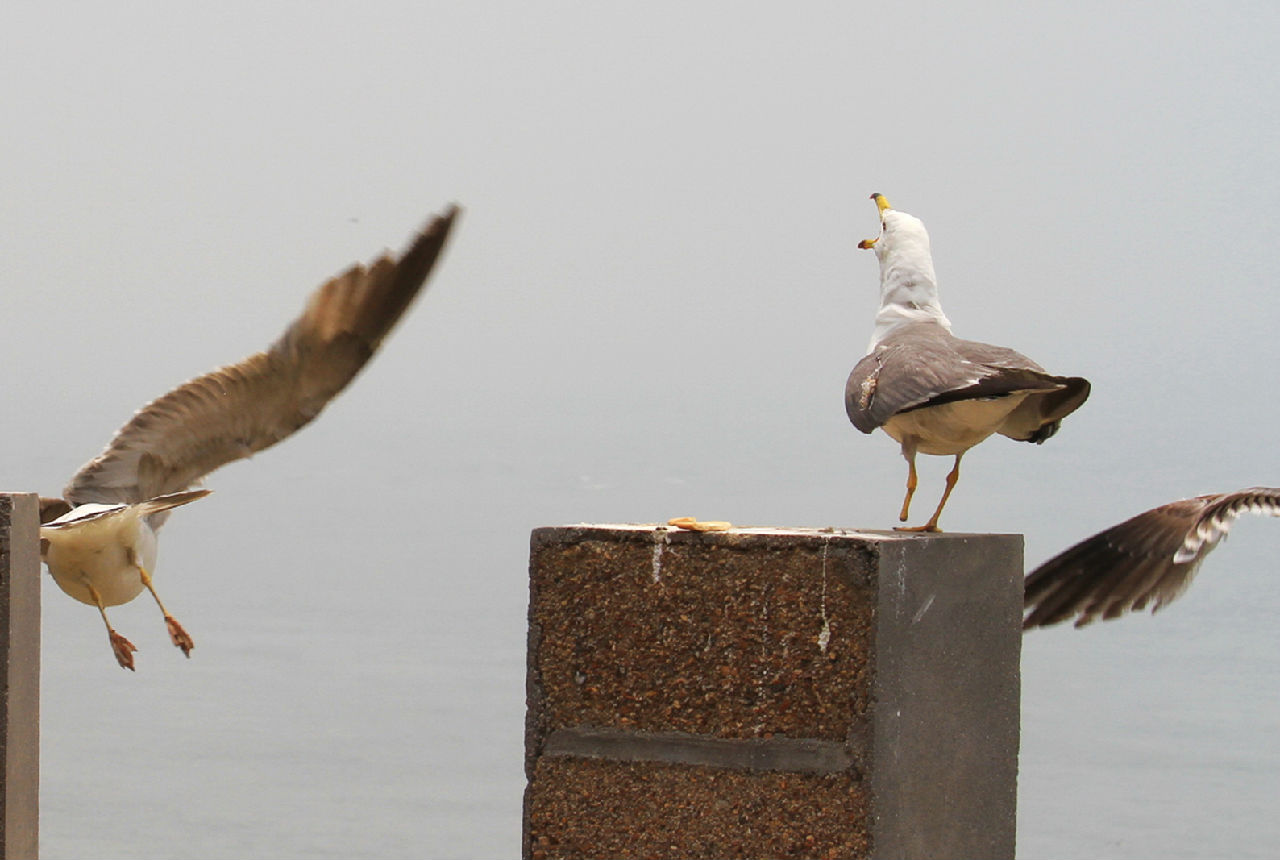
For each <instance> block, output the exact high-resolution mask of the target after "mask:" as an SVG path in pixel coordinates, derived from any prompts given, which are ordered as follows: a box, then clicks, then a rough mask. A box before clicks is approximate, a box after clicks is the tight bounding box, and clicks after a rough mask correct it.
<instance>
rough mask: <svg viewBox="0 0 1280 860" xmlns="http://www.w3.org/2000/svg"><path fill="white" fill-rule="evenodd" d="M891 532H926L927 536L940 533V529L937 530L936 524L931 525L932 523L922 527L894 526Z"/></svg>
mask: <svg viewBox="0 0 1280 860" xmlns="http://www.w3.org/2000/svg"><path fill="white" fill-rule="evenodd" d="M893 530H894V531H895V532H927V533H929V534H941V533H942V529H940V528H938V526H937V525H936V524H932V523H925V524H924V525H922V526H894V527H893Z"/></svg>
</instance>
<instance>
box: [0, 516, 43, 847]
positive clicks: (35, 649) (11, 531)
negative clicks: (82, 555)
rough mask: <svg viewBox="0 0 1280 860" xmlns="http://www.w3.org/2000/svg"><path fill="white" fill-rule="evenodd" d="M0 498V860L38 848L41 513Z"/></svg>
mask: <svg viewBox="0 0 1280 860" xmlns="http://www.w3.org/2000/svg"><path fill="white" fill-rule="evenodd" d="M39 507H40V505H39V498H38V497H37V496H35V495H34V494H31V493H0V763H2V764H3V774H4V779H3V781H2V782H0V857H2V858H5V860H9V858H19V857H23V858H34V857H36V856H37V855H38V852H39V845H40V839H39V835H40V828H39V823H40V815H39V801H40V513H39Z"/></svg>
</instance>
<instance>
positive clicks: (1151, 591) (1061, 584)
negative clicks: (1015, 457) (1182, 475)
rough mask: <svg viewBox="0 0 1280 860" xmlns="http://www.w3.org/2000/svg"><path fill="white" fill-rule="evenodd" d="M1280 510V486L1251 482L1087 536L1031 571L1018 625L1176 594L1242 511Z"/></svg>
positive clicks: (1098, 613) (1085, 616)
mask: <svg viewBox="0 0 1280 860" xmlns="http://www.w3.org/2000/svg"><path fill="white" fill-rule="evenodd" d="M1246 512H1247V513H1257V514H1267V515H1270V516H1280V489H1276V488H1271V487H1250V488H1248V489H1245V490H1237V491H1235V492H1234V493H1218V494H1213V495H1207V496H1197V497H1196V498H1193V499H1183V500H1181V501H1177V502H1171V503H1169V504H1167V505H1161V506H1160V507H1158V508H1153V509H1152V510H1149V511H1147V512H1145V513H1142V514H1139V515H1138V516H1136V517H1133V518H1132V519H1129V520H1125V521H1124V522H1122V523H1120V524H1119V525H1115V526H1112V527H1111V528H1109V529H1106V530H1105V531H1102V532H1099V533H1098V534H1096V535H1094V536H1093V537H1090V538H1087V539H1085V540H1083V541H1081V542H1080V543H1078V544H1076V545H1075V546H1073V547H1071V548H1070V549H1068V550H1066V551H1064V552H1062V553H1061V554H1059V555H1057V556H1055V557H1054V558H1051V559H1050V560H1049V561H1047V562H1045V563H1044V564H1042V565H1040V567H1038V568H1036V569H1035V570H1033V571H1032V572H1031V573H1030V574H1029V575H1028V576H1027V578H1026V582H1025V585H1024V606H1025V608H1026V610H1027V612H1026V616H1025V618H1024V619H1023V623H1022V626H1023V629H1030V628H1032V627H1047V626H1049V625H1051V624H1057V623H1059V622H1061V621H1065V620H1067V619H1068V618H1071V617H1073V616H1075V617H1076V623H1075V626H1077V627H1083V626H1084V625H1086V624H1089V623H1090V622H1092V621H1094V620H1096V619H1097V618H1099V617H1101V618H1104V619H1110V618H1117V617H1119V616H1121V615H1123V614H1125V613H1126V612H1130V611H1140V610H1142V609H1145V608H1146V607H1147V605H1148V604H1151V607H1152V612H1154V611H1156V610H1157V609H1159V608H1160V607H1162V606H1164V605H1165V604H1166V603H1169V602H1171V601H1173V600H1175V599H1176V598H1177V597H1178V596H1179V595H1181V594H1182V592H1183V591H1185V590H1186V588H1187V586H1188V585H1190V584H1191V579H1192V577H1194V576H1195V574H1196V571H1197V570H1198V569H1199V567H1200V563H1201V562H1202V561H1204V559H1205V556H1207V555H1208V554H1209V552H1210V551H1211V550H1212V549H1213V548H1214V547H1215V546H1217V544H1218V541H1220V540H1221V539H1222V538H1223V537H1224V536H1225V535H1226V534H1227V531H1228V530H1229V529H1230V528H1231V524H1232V523H1233V522H1235V519H1236V517H1238V516H1240V514H1242V513H1246Z"/></svg>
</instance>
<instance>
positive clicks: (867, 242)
mask: <svg viewBox="0 0 1280 860" xmlns="http://www.w3.org/2000/svg"><path fill="white" fill-rule="evenodd" d="M871 199H872V200H874V201H876V209H878V210H880V215H881V217H882V218H883V217H884V210H886V209H888V208H890V207H889V201H888V200H887V199H886V198H885V196H884V195H883V194H880V193H879V192H876V193H874V194H872V195H871ZM877 241H879V237H877V238H875V239H863V240H862V241H861V242H859V243H858V247H859V248H861V249H862V250H864V251H865V250H867V249H868V248H874V247H875V246H876V242H877Z"/></svg>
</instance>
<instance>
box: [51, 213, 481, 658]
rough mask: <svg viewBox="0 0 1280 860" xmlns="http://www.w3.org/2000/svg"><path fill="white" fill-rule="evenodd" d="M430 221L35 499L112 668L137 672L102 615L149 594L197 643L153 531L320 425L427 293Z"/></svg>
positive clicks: (333, 283) (186, 642)
mask: <svg viewBox="0 0 1280 860" xmlns="http://www.w3.org/2000/svg"><path fill="white" fill-rule="evenodd" d="M457 213H458V210H457V207H455V206H451V207H449V208H448V209H447V210H445V212H444V213H443V214H441V215H439V216H436V217H435V218H433V219H432V220H431V221H430V222H429V223H428V224H427V226H426V227H425V228H423V230H422V232H421V233H419V234H418V236H417V238H415V239H414V241H413V242H412V244H410V245H409V247H408V249H407V250H406V251H405V252H404V253H403V254H402V255H400V257H399V258H398V259H396V258H393V257H391V256H389V255H385V254H384V255H383V256H382V257H380V258H378V260H376V261H375V262H374V263H373V264H372V265H370V266H368V267H365V266H360V265H356V266H352V267H351V268H350V269H348V270H347V271H345V272H343V273H342V274H340V275H338V276H337V277H335V278H333V279H332V280H330V281H329V282H327V283H325V284H324V285H322V286H321V287H320V288H319V289H317V290H316V291H315V292H314V293H313V294H312V295H311V297H310V299H309V300H308V301H307V306H306V308H305V309H304V310H303V312H302V315H301V316H299V317H298V318H297V319H296V320H294V321H293V324H292V325H290V326H289V327H288V328H287V329H285V332H284V334H282V335H281V336H280V338H279V339H278V340H277V341H276V342H275V343H273V344H272V345H271V346H270V347H268V348H267V350H266V351H265V352H259V353H256V354H254V355H251V356H249V357H248V358H246V359H245V360H243V361H241V362H239V363H238V364H232V365H228V366H227V367H221V368H218V369H217V370H214V371H211V372H209V373H206V374H205V375H204V376H200V377H197V378H195V379H192V380H190V381H189V382H186V383H183V384H182V385H180V386H178V387H177V388H175V389H173V390H172V391H170V392H169V393H168V394H166V395H164V396H163V397H160V398H158V399H156V400H153V401H151V402H150V403H148V404H147V405H146V406H144V407H142V409H140V410H138V412H137V413H136V414H135V415H134V416H133V418H132V419H130V421H129V422H128V423H127V424H125V425H124V426H123V427H121V428H120V430H119V431H117V432H116V435H115V437H114V438H113V439H112V440H111V442H110V444H108V445H107V447H106V449H105V450H104V451H103V452H102V453H101V454H99V455H98V456H97V457H95V458H94V459H93V460H90V461H89V462H88V463H86V464H85V465H84V466H83V467H82V468H81V469H80V471H79V472H77V473H76V474H75V476H74V477H72V479H71V482H70V483H69V484H68V485H67V487H66V489H65V490H63V497H64V499H65V501H64V499H41V505H40V507H41V520H42V522H43V525H42V526H41V528H40V548H41V556H42V557H43V558H44V562H45V564H46V565H48V567H49V573H50V574H52V575H53V579H54V582H56V583H58V586H59V587H60V588H61V589H62V590H63V591H65V592H66V593H67V594H69V595H70V596H72V597H74V598H75V599H76V600H79V601H80V602H81V603H87V604H89V605H91V606H96V607H97V609H98V612H99V613H100V614H101V615H102V620H103V623H105V624H106V626H107V635H108V637H109V638H110V641H111V649H112V650H113V651H114V652H115V656H116V661H117V662H118V663H119V664H120V665H121V666H123V667H124V668H126V669H133V652H134V651H135V650H137V649H136V648H134V646H133V643H132V642H130V641H129V640H128V639H126V638H124V637H123V636H121V635H120V634H119V633H117V632H116V631H115V629H114V628H113V627H112V626H111V622H110V621H108V620H107V610H106V608H107V607H108V606H118V605H120V604H122V603H128V602H129V601H130V600H133V599H134V598H135V597H137V596H138V595H139V594H141V593H142V590H143V589H144V588H145V589H146V590H148V591H150V592H151V596H152V597H154V598H155V601H156V604H157V605H158V606H159V607H160V611H161V613H162V614H163V615H164V620H165V625H166V626H167V627H168V630H169V637H170V638H171V639H172V640H173V644H174V645H176V646H178V647H179V648H181V649H182V652H183V653H184V654H186V655H187V656H188V657H189V656H191V649H192V648H193V647H194V644H195V643H194V642H193V641H192V639H191V637H190V636H189V635H187V631H186V630H184V629H183V628H182V625H181V624H179V623H178V622H177V621H176V620H175V619H174V618H173V616H172V615H170V614H169V611H168V610H167V609H165V606H164V604H163V603H161V601H160V598H159V596H158V595H156V591H155V588H154V587H153V586H152V581H151V574H152V572H153V571H154V570H155V563H156V532H157V531H158V530H159V529H160V526H161V525H162V524H163V523H164V521H165V519H167V518H168V516H169V511H170V510H172V509H173V508H175V507H177V506H179V505H185V504H188V503H189V502H194V501H195V500H197V499H200V498H203V497H204V496H206V495H208V493H209V491H208V490H191V489H188V488H189V487H191V485H192V484H195V483H196V482H198V481H199V480H200V479H201V478H203V477H204V476H205V475H207V474H209V473H210V472H212V471H213V470H214V469H217V468H218V467H219V466H224V465H226V464H227V463H230V462H232V461H234V460H239V459H241V458H244V457H248V456H250V455H252V454H254V453H257V452H258V451H262V450H264V449H266V448H270V447H271V446H272V445H274V444H276V443H277V442H279V441H281V440H283V439H286V438H288V437H289V436H290V435H292V434H293V433H295V432H296V431H297V430H299V429H300V428H302V427H304V426H305V425H306V424H308V423H309V422H310V421H311V420H312V419H314V418H315V417H316V416H317V415H319V414H320V411H321V410H322V409H324V407H325V405H326V404H327V403H328V402H329V401H330V400H332V399H333V398H334V397H335V396H336V395H337V394H338V392H340V391H342V389H343V388H345V387H346V386H347V384H348V383H349V382H351V380H352V379H353V378H354V377H355V375H356V374H357V373H359V372H360V369H361V368H362V367H364V365H365V363H366V362H368V361H369V359H370V358H372V357H373V354H374V353H375V352H377V350H378V347H379V345H381V343H382V340H383V338H385V337H386V336H387V333H388V332H390V331H391V328H392V327H393V326H394V325H395V324H396V322H397V321H398V320H399V319H400V317H401V315H403V314H404V312H405V310H406V309H407V308H408V307H409V304H410V303H411V302H412V301H413V299H414V297H415V296H417V294H418V293H419V291H421V289H422V286H423V284H425V283H426V280H427V275H429V274H430V272H431V268H432V266H433V265H434V264H435V262H436V258H437V257H439V255H440V251H441V249H443V247H444V244H445V240H446V239H447V238H448V236H449V230H450V228H451V227H452V226H453V221H454V218H455V217H456V216H457Z"/></svg>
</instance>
